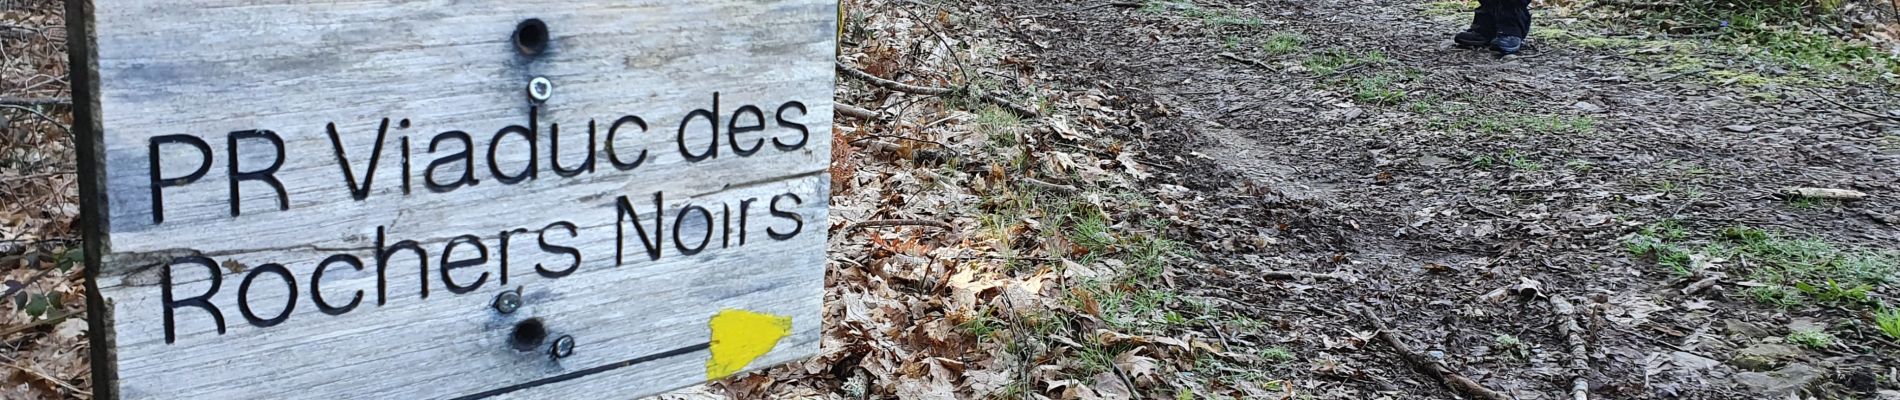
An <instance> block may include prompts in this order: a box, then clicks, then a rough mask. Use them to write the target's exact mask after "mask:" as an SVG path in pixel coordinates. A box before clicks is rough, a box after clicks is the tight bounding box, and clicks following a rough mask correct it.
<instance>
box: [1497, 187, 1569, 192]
mask: <svg viewBox="0 0 1900 400" xmlns="http://www.w3.org/2000/svg"><path fill="white" fill-rule="evenodd" d="M1493 190H1495V191H1497V192H1498V193H1549V192H1569V191H1575V190H1583V187H1582V186H1570V187H1555V188H1497V189H1493Z"/></svg>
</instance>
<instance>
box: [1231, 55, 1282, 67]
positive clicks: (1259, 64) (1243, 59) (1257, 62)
mask: <svg viewBox="0 0 1900 400" xmlns="http://www.w3.org/2000/svg"><path fill="white" fill-rule="evenodd" d="M1219 56H1220V58H1225V59H1229V60H1234V62H1237V63H1241V64H1247V65H1250V66H1254V67H1259V68H1265V69H1273V67H1272V66H1269V65H1267V63H1265V62H1261V61H1260V60H1255V59H1251V58H1246V57H1241V56H1237V55H1234V53H1220V54H1219Z"/></svg>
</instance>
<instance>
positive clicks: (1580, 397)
mask: <svg viewBox="0 0 1900 400" xmlns="http://www.w3.org/2000/svg"><path fill="white" fill-rule="evenodd" d="M1550 309H1551V310H1552V311H1553V312H1555V313H1556V314H1557V332H1559V333H1562V334H1563V335H1564V343H1567V344H1569V345H1570V373H1571V374H1573V375H1572V376H1571V378H1570V398H1571V399H1572V400H1589V399H1590V382H1589V381H1588V380H1585V379H1584V374H1587V373H1589V372H1590V361H1589V360H1590V359H1589V357H1590V353H1589V351H1588V349H1586V348H1585V347H1584V342H1583V328H1582V327H1581V326H1579V325H1577V308H1576V307H1574V306H1571V305H1570V302H1569V301H1565V300H1564V299H1563V298H1562V297H1557V296H1550Z"/></svg>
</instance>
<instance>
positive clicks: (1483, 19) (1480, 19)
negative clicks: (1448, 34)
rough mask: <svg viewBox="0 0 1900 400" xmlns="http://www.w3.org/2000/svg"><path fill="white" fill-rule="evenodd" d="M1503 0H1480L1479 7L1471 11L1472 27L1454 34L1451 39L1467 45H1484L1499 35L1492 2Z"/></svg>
mask: <svg viewBox="0 0 1900 400" xmlns="http://www.w3.org/2000/svg"><path fill="white" fill-rule="evenodd" d="M1500 1H1503V0H1479V2H1478V9H1477V10H1474V11H1472V12H1471V28H1470V29H1466V30H1465V31H1464V32H1459V33H1458V35H1457V36H1452V38H1451V40H1452V41H1453V42H1457V43H1458V44H1461V45H1465V46H1484V45H1487V44H1490V43H1491V38H1493V37H1496V36H1497V35H1498V24H1497V19H1496V18H1492V17H1491V10H1490V8H1491V3H1494V2H1500Z"/></svg>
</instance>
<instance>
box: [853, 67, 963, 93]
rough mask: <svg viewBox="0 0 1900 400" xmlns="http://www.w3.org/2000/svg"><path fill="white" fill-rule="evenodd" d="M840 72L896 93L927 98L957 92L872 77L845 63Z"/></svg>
mask: <svg viewBox="0 0 1900 400" xmlns="http://www.w3.org/2000/svg"><path fill="white" fill-rule="evenodd" d="M838 72H843V73H844V74H845V75H850V76H851V77H852V78H858V80H862V81H864V82H865V83H869V84H871V86H877V87H881V88H885V89H890V90H895V91H899V92H904V93H910V94H920V95H925V96H941V95H945V94H949V93H950V92H953V91H955V90H952V89H949V88H937V87H928V86H917V85H911V84H907V83H903V82H898V81H893V80H889V79H884V78H879V77H877V76H876V75H871V73H869V72H864V70H860V69H857V68H851V67H850V66H847V65H844V63H838Z"/></svg>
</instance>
